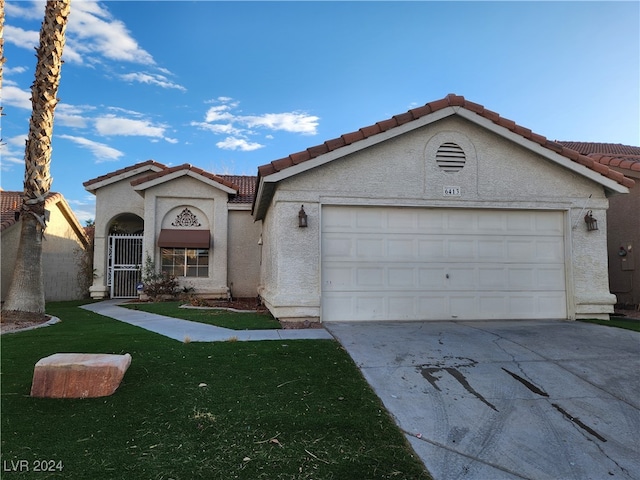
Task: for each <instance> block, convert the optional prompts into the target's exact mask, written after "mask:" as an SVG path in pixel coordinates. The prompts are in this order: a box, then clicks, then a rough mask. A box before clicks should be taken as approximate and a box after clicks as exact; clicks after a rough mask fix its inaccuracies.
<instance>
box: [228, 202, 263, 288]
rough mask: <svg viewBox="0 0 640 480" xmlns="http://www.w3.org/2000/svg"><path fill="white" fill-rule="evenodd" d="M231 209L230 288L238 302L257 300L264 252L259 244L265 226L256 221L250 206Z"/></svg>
mask: <svg viewBox="0 0 640 480" xmlns="http://www.w3.org/2000/svg"><path fill="white" fill-rule="evenodd" d="M229 208H230V210H229V241H228V255H229V260H228V264H229V275H228V280H229V288H230V289H231V294H232V295H233V297H235V298H240V297H245V298H255V297H256V296H257V295H258V279H259V277H260V257H261V250H262V249H261V246H260V245H258V241H259V239H260V232H261V230H262V225H261V224H262V222H254V221H253V217H252V216H251V206H250V205H248V206H246V207H236V206H234V205H232V204H230V205H229ZM237 208H242V209H241V210H240V209H238V210H237Z"/></svg>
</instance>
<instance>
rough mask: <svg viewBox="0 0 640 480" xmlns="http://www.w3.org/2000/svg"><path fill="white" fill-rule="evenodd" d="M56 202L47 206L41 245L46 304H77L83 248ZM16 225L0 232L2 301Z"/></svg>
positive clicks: (15, 248)
mask: <svg viewBox="0 0 640 480" xmlns="http://www.w3.org/2000/svg"><path fill="white" fill-rule="evenodd" d="M61 207H62V205H61V203H60V202H58V203H55V204H48V205H47V207H46V208H47V210H49V211H50V217H49V222H48V224H47V228H46V230H45V232H44V239H43V241H42V275H43V281H44V294H45V300H46V301H57V300H77V299H80V298H83V297H84V296H85V295H86V292H83V291H82V283H81V282H82V281H81V279H80V277H81V275H82V274H83V273H84V272H83V270H82V267H81V256H82V255H83V254H84V252H85V244H84V243H83V241H82V240H81V239H80V237H79V236H78V233H77V232H76V230H75V229H74V228H73V227H72V226H71V223H70V222H75V221H74V220H70V219H68V218H67V216H66V215H65V212H64V210H63V209H62V208H61ZM20 225H21V223H20V222H17V223H16V224H14V225H12V226H11V227H9V228H7V229H5V230H3V232H2V300H4V299H5V298H6V295H7V293H8V291H9V286H10V283H11V277H12V275H13V268H14V265H15V259H16V254H17V251H18V244H19V241H20Z"/></svg>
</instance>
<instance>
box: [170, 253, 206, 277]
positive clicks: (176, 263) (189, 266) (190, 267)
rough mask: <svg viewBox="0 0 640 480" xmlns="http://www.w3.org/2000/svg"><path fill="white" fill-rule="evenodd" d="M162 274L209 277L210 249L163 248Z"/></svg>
mask: <svg viewBox="0 0 640 480" xmlns="http://www.w3.org/2000/svg"><path fill="white" fill-rule="evenodd" d="M162 272H163V273H165V274H167V275H169V276H173V277H208V276H209V249H208V248H163V249H162Z"/></svg>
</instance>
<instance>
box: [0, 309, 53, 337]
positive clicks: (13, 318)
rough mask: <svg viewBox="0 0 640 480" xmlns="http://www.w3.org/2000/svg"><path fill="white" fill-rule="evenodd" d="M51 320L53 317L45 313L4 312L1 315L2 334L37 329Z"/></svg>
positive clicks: (0, 327)
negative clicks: (31, 328)
mask: <svg viewBox="0 0 640 480" xmlns="http://www.w3.org/2000/svg"><path fill="white" fill-rule="evenodd" d="M49 320H51V317H50V316H49V315H46V314H44V313H31V312H18V311H15V310H12V311H3V312H2V313H1V314H0V332H2V333H9V332H15V331H17V330H22V329H24V328H30V327H37V326H40V325H42V324H44V323H47V322H48V321H49Z"/></svg>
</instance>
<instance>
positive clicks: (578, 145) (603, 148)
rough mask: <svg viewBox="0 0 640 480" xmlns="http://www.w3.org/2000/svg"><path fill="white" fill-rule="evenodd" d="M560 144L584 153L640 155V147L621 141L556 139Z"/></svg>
mask: <svg viewBox="0 0 640 480" xmlns="http://www.w3.org/2000/svg"><path fill="white" fill-rule="evenodd" d="M556 141H557V142H558V143H559V144H560V145H564V146H565V147H567V148H570V149H571V150H575V151H576V152H579V153H582V154H583V155H591V154H592V153H601V154H607V155H611V156H616V157H617V156H624V155H633V156H636V157H640V147H634V146H631V145H623V144H621V143H598V142H565V141H560V140H556Z"/></svg>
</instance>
